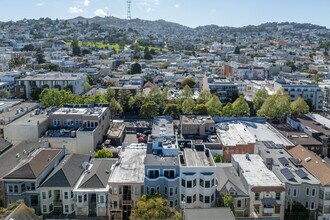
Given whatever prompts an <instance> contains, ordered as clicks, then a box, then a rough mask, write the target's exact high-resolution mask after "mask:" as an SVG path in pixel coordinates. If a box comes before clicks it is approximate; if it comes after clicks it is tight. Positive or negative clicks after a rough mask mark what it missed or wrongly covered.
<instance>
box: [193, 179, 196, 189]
mask: <svg viewBox="0 0 330 220" xmlns="http://www.w3.org/2000/svg"><path fill="white" fill-rule="evenodd" d="M195 186H196V179H194V180H193V187H195Z"/></svg>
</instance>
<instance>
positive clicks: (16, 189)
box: [14, 185, 18, 193]
mask: <svg viewBox="0 0 330 220" xmlns="http://www.w3.org/2000/svg"><path fill="white" fill-rule="evenodd" d="M14 192H15V193H18V186H17V185H14Z"/></svg>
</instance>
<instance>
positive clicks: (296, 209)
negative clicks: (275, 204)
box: [285, 202, 310, 220]
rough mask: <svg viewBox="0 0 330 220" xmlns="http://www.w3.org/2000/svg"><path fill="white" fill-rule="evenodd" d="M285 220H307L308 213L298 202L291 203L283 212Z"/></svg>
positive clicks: (308, 217)
mask: <svg viewBox="0 0 330 220" xmlns="http://www.w3.org/2000/svg"><path fill="white" fill-rule="evenodd" d="M285 219H287V220H296V219H299V220H309V219H310V211H309V210H308V209H306V208H305V206H303V205H302V204H301V203H299V202H293V203H292V205H290V206H289V207H288V208H287V209H286V210H285Z"/></svg>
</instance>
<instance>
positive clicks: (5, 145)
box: [0, 138, 12, 155]
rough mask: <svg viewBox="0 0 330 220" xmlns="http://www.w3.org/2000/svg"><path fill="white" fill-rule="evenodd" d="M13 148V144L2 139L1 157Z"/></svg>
mask: <svg viewBox="0 0 330 220" xmlns="http://www.w3.org/2000/svg"><path fill="white" fill-rule="evenodd" d="M11 146H12V144H11V143H10V142H9V141H7V140H5V139H3V138H0V155H1V154H2V153H4V152H5V151H6V150H8V149H9V148H10V147H11Z"/></svg>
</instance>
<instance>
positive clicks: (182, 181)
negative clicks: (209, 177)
mask: <svg viewBox="0 0 330 220" xmlns="http://www.w3.org/2000/svg"><path fill="white" fill-rule="evenodd" d="M181 186H183V187H186V181H185V180H184V179H182V180H181Z"/></svg>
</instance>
